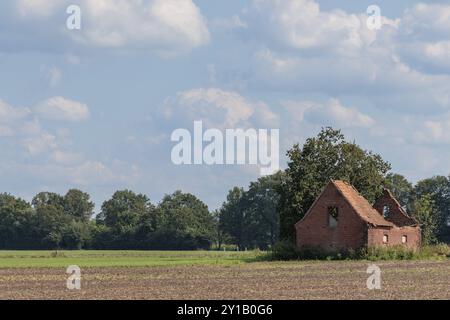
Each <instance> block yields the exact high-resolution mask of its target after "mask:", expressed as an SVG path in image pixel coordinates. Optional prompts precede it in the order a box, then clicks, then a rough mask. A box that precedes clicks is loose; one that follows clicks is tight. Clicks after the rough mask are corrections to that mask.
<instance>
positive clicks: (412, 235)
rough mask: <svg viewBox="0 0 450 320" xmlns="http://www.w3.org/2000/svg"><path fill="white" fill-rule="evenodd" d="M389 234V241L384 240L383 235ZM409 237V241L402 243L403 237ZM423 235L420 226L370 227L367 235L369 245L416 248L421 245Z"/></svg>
mask: <svg viewBox="0 0 450 320" xmlns="http://www.w3.org/2000/svg"><path fill="white" fill-rule="evenodd" d="M384 235H387V236H388V242H387V243H384V242H383V236H384ZM403 236H406V237H407V242H406V243H402V237H403ZM420 242H421V236H420V229H419V228H418V227H401V228H397V227H394V228H391V229H388V228H386V229H382V228H369V230H368V236H367V245H368V246H395V245H404V246H406V247H408V248H411V249H415V248H418V247H419V246H420Z"/></svg>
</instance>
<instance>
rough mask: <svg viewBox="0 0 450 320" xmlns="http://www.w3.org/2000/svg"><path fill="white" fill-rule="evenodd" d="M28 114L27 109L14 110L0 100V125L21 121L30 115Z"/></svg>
mask: <svg viewBox="0 0 450 320" xmlns="http://www.w3.org/2000/svg"><path fill="white" fill-rule="evenodd" d="M30 112H31V111H30V109H28V108H22V107H18V108H14V107H12V106H11V105H9V104H7V103H6V102H4V101H2V100H1V99H0V123H7V122H10V121H15V120H18V119H22V118H24V117H26V116H27V115H28V114H30Z"/></svg>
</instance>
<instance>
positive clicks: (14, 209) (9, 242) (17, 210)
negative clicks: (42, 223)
mask: <svg viewBox="0 0 450 320" xmlns="http://www.w3.org/2000/svg"><path fill="white" fill-rule="evenodd" d="M35 225H36V215H35V213H34V211H33V208H32V207H31V204H30V203H28V202H26V201H25V200H22V199H20V198H16V197H14V196H12V195H10V194H6V193H2V194H0V248H2V249H27V248H33V247H35V246H36V240H37V238H36V233H35Z"/></svg>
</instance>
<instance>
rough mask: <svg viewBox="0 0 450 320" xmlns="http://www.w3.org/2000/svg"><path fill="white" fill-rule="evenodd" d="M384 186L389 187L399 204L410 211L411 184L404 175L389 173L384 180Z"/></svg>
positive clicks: (411, 198)
mask: <svg viewBox="0 0 450 320" xmlns="http://www.w3.org/2000/svg"><path fill="white" fill-rule="evenodd" d="M384 187H385V188H387V189H389V190H390V191H391V192H392V193H393V195H394V196H395V198H396V199H397V200H398V202H399V203H400V205H401V206H402V207H404V208H406V209H407V211H410V209H411V208H410V207H411V201H412V200H413V190H414V188H413V185H412V184H411V182H409V181H408V180H407V179H406V178H405V177H404V176H402V175H400V174H396V173H389V174H388V175H387V176H386V179H385V181H384Z"/></svg>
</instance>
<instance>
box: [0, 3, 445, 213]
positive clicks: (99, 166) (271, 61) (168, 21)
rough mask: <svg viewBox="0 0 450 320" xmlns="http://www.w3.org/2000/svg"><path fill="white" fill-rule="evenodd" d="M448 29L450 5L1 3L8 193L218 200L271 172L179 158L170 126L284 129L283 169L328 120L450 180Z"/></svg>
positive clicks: (1, 116) (2, 174) (416, 173)
mask: <svg viewBox="0 0 450 320" xmlns="http://www.w3.org/2000/svg"><path fill="white" fill-rule="evenodd" d="M71 4H76V5H79V6H80V8H81V10H82V28H81V30H68V29H67V28H66V19H67V17H68V15H67V14H66V8H67V7H68V6H69V5H71ZM372 4H376V5H378V6H379V7H380V9H381V14H382V22H383V25H382V27H381V29H379V30H369V29H368V28H367V26H366V20H367V15H366V9H367V7H368V6H369V5H372ZM449 31H450V1H422V2H420V1H407V0H398V1H395V2H394V1H376V2H374V1H365V0H364V1H361V0H346V1H334V0H333V1H331V0H322V1H313V0H278V1H277V0H248V1H211V0H194V1H191V0H129V1H126V0H115V1H112V0H110V1H106V0H97V1H92V0H80V1H75V0H71V1H66V0H34V1H32V0H18V1H9V0H8V1H2V3H1V4H0V148H1V150H2V157H1V158H0V189H1V191H6V192H11V193H13V194H15V195H18V196H21V197H24V198H26V199H28V200H30V199H31V198H32V196H33V195H34V194H36V193H37V192H39V191H42V190H48V191H55V192H60V193H65V192H66V191H67V190H68V189H69V188H72V187H76V188H80V189H82V190H84V191H86V192H89V193H90V194H91V195H92V196H93V199H94V201H95V202H96V203H97V209H98V207H99V206H100V205H101V203H102V201H104V200H105V199H107V198H108V197H110V196H111V194H112V193H113V192H114V191H115V190H117V189H124V188H129V189H132V190H135V191H137V192H143V193H146V194H148V195H149V196H150V198H151V200H152V201H155V202H157V201H159V200H160V199H161V197H162V196H163V195H164V194H165V193H171V192H173V191H175V190H176V189H181V190H183V191H186V192H192V193H194V194H196V195H197V196H198V197H200V198H201V199H202V200H204V201H205V202H206V203H207V204H208V205H209V206H210V207H211V208H216V207H217V206H219V205H220V204H221V202H222V201H224V200H225V197H226V193H227V191H228V190H229V189H230V188H232V187H233V186H235V185H239V186H247V185H248V184H249V182H250V181H252V180H255V179H257V178H258V176H259V169H258V168H257V167H255V166H214V167H211V166H175V165H173V164H172V162H171V160H170V151H171V148H172V147H173V145H174V144H173V143H172V142H171V141H170V134H171V132H172V131H173V130H174V129H177V128H187V129H192V128H193V121H194V120H203V121H205V122H207V123H208V124H209V125H210V126H212V127H216V128H225V127H251V128H268V129H270V128H279V129H280V149H281V165H282V167H284V166H285V164H286V159H285V157H284V156H283V155H284V153H285V151H286V150H287V149H288V148H289V147H290V146H292V144H293V143H295V142H300V143H302V142H303V141H304V140H305V139H306V138H307V137H309V136H312V135H315V134H317V132H318V131H319V130H320V128H321V127H323V126H328V125H331V126H333V127H335V128H340V129H342V130H343V132H344V133H345V134H346V136H347V137H348V138H349V139H352V140H355V141H356V142H357V143H359V144H360V145H362V146H363V147H364V148H367V149H370V150H373V151H374V152H377V153H380V154H381V155H382V156H383V157H384V159H386V160H387V161H389V162H391V163H392V167H393V171H394V172H398V173H401V174H403V175H405V176H406V177H408V178H409V179H410V180H411V181H417V180H418V179H421V178H425V177H429V176H432V175H435V174H444V175H447V174H449V173H450V161H448V159H449V158H450V149H449V144H450V130H448V129H449V128H450V32H449ZM169 111H170V112H169Z"/></svg>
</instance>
